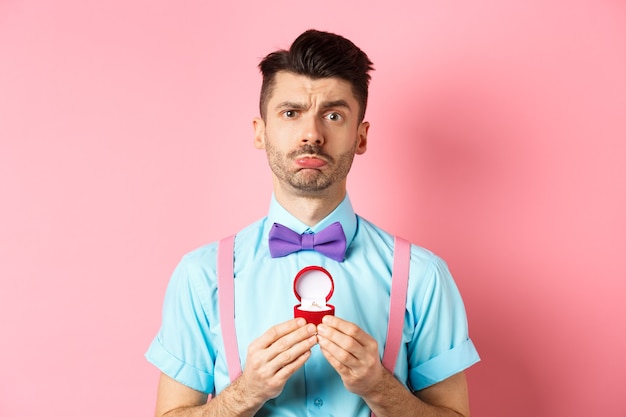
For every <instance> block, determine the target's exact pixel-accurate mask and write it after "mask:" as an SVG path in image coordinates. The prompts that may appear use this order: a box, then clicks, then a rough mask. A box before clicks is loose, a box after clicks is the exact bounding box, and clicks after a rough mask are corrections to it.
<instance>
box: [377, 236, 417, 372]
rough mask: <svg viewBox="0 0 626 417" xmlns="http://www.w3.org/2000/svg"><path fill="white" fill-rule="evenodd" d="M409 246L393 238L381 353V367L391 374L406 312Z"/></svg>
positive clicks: (409, 259)
mask: <svg viewBox="0 0 626 417" xmlns="http://www.w3.org/2000/svg"><path fill="white" fill-rule="evenodd" d="M410 261H411V244H410V243H409V242H408V241H406V240H404V239H402V238H399V237H397V236H396V237H395V243H394V250H393V271H392V273H391V298H390V301H389V303H390V306H389V323H387V342H386V343H385V352H384V353H383V360H382V362H383V366H384V367H385V368H386V369H387V370H388V371H389V372H391V373H392V374H393V371H394V369H395V367H396V361H397V359H398V353H399V352H400V344H401V343H402V329H403V327H404V311H405V310H406V291H407V287H408V283H409V264H410Z"/></svg>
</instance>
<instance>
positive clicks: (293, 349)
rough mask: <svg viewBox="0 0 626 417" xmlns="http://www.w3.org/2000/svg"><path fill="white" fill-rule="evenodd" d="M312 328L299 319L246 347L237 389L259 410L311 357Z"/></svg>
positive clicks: (315, 339) (313, 327)
mask: <svg viewBox="0 0 626 417" xmlns="http://www.w3.org/2000/svg"><path fill="white" fill-rule="evenodd" d="M315 332H316V328H315V325H313V324H307V323H306V321H305V320H304V319H302V318H298V319H293V320H289V321H286V322H284V323H281V324H277V325H276V326H274V327H271V328H270V329H269V330H268V331H266V332H265V333H263V334H262V335H261V336H260V337H259V338H258V339H256V340H254V341H253V342H252V343H251V344H250V346H249V347H248V354H247V358H246V366H245V369H244V370H243V374H242V375H241V377H240V378H239V379H238V380H237V385H239V388H240V389H241V390H242V392H243V393H245V395H246V397H248V398H254V399H256V400H257V401H258V402H259V404H260V405H261V406H262V405H263V404H265V402H266V401H267V400H269V399H271V398H275V397H277V396H278V395H279V394H280V393H281V392H282V390H283V388H284V386H285V384H286V383H287V380H288V379H289V378H290V377H291V375H293V374H294V372H296V371H297V370H298V369H299V368H300V367H301V366H302V365H304V363H305V362H306V360H307V359H308V358H309V357H310V356H311V348H312V347H313V346H314V345H315V344H316V343H317V337H316V336H315Z"/></svg>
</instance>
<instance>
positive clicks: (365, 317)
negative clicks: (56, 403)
mask: <svg viewBox="0 0 626 417" xmlns="http://www.w3.org/2000/svg"><path fill="white" fill-rule="evenodd" d="M259 66H260V69H261V72H262V74H263V85H262V89H261V100H260V113H261V117H260V118H256V119H255V120H254V121H253V124H254V143H255V146H256V147H257V148H258V149H264V150H265V151H266V153H267V158H268V161H269V165H270V167H271V171H272V178H273V190H274V193H273V198H272V200H271V204H270V209H269V213H268V215H267V217H265V218H263V219H261V220H259V221H258V222H256V223H254V224H252V225H250V226H248V227H246V228H245V229H243V230H241V231H240V232H238V233H237V235H236V238H235V246H234V253H232V254H229V256H232V259H234V293H235V301H234V312H235V313H234V316H235V326H234V327H235V330H236V335H237V344H238V347H239V352H241V355H240V361H241V367H242V369H243V373H242V374H241V375H240V376H239V377H237V378H236V379H234V381H232V383H231V381H230V379H229V376H228V365H229V364H228V363H227V360H226V356H225V352H224V351H225V349H227V347H225V341H224V340H223V338H222V336H223V332H225V331H226V330H227V329H224V328H223V327H224V326H226V324H224V321H223V320H221V318H220V313H219V309H218V304H219V302H220V299H219V297H220V292H219V290H218V280H217V277H216V275H217V273H216V256H217V255H216V253H217V244H216V243H213V244H210V245H207V246H204V247H202V248H199V249H197V250H195V251H193V252H191V253H189V254H187V255H186V256H185V257H184V258H183V259H182V261H181V262H180V264H179V265H178V267H177V268H176V270H175V271H174V273H173V276H172V279H171V281H170V284H169V286H168V290H167V294H166V297H165V303H164V312H163V323H162V326H161V329H160V331H159V334H158V335H157V337H156V338H155V340H154V341H153V343H152V345H151V346H150V349H149V350H148V352H147V354H146V356H147V358H148V360H149V361H151V362H152V363H154V364H155V365H156V366H157V367H158V368H159V369H160V370H161V371H162V374H161V379H160V382H159V388H158V399H157V410H156V415H157V416H163V415H167V416H172V417H173V416H252V415H267V416H304V415H334V416H363V417H364V416H368V415H370V410H371V411H372V412H374V413H375V414H376V415H377V416H378V417H384V416H389V417H400V416H457V417H458V416H464V417H468V416H469V404H468V393H467V383H466V379H465V376H464V374H463V370H464V369H466V368H467V367H469V366H471V365H472V364H474V363H475V362H477V361H478V360H479V359H478V355H477V353H476V350H475V349H474V346H473V344H472V342H471V340H470V339H469V338H468V333H467V322H466V317H465V311H464V307H463V303H462V300H461V298H460V295H459V293H458V291H457V288H456V286H455V284H454V281H453V280H452V277H451V276H450V274H449V272H448V269H447V267H446V265H445V263H444V262H443V261H442V260H441V259H440V258H438V257H436V256H435V255H433V254H432V253H430V252H428V251H427V250H425V249H422V248H419V247H417V246H411V253H410V256H411V258H410V279H409V284H408V292H407V298H406V309H405V311H404V325H403V330H402V344H401V347H400V353H399V355H398V357H399V359H398V361H397V363H396V366H395V369H394V372H393V373H392V372H389V371H387V370H386V369H385V368H384V367H383V365H382V363H381V352H382V350H383V347H384V346H385V342H386V340H385V338H386V335H387V320H388V318H389V301H390V287H391V271H392V264H393V257H394V239H393V236H390V235H389V234H387V233H386V232H384V231H382V230H380V229H379V228H377V227H376V226H374V225H373V224H371V223H370V222H368V221H366V220H365V219H363V218H361V217H359V216H357V215H356V214H355V213H354V211H353V209H352V206H351V204H350V200H349V198H348V196H347V192H346V178H347V175H348V172H349V170H350V167H351V164H352V161H353V158H354V156H355V155H360V154H363V153H364V152H365V151H366V148H367V133H368V128H369V123H368V122H365V121H364V115H365V108H366V103H367V88H368V84H369V79H370V76H369V71H370V70H371V69H372V63H371V61H370V60H369V59H368V57H367V56H366V55H365V53H363V52H362V51H361V50H360V49H358V48H357V47H356V46H355V45H354V44H353V43H352V42H350V41H349V40H347V39H345V38H343V37H340V36H338V35H334V34H330V33H325V32H319V31H313V30H311V31H307V32H305V33H303V34H302V35H300V36H299V37H298V38H297V39H296V40H295V41H294V43H293V45H292V46H291V48H290V50H289V51H277V52H274V53H271V54H269V55H268V56H267V57H265V59H264V60H263V61H262V62H261V64H260V65H259ZM337 223H338V224H340V225H341V229H342V232H343V233H341V235H342V236H343V237H345V240H346V249H345V252H342V253H341V254H340V255H339V256H338V257H337V256H335V257H333V258H331V257H328V256H325V255H323V254H321V253H318V252H317V251H315V250H311V248H310V247H309V248H306V249H305V250H300V251H297V252H293V253H289V254H285V253H276V250H274V249H272V248H271V247H270V242H269V240H270V239H269V236H270V235H271V233H272V229H273V228H275V227H279V226H277V225H282V226H280V227H283V226H286V227H288V228H290V229H292V230H294V231H295V232H296V233H297V234H298V235H299V234H304V235H306V234H310V233H318V232H320V231H322V230H324V229H326V227H327V226H329V225H335V227H336V224H337ZM309 265H317V266H321V267H323V268H325V269H326V270H328V271H329V273H330V274H331V275H332V277H333V281H334V293H333V296H332V297H333V298H332V302H333V304H334V305H335V306H336V315H335V316H332V315H329V316H326V317H324V319H323V322H322V323H321V324H319V325H317V326H316V325H314V324H312V323H306V321H305V320H304V319H302V318H297V319H294V318H293V305H294V304H296V303H297V301H296V298H295V295H294V293H293V279H294V276H295V275H296V274H297V273H298V271H300V270H301V269H302V268H304V267H306V266H309ZM220 288H221V287H220ZM223 324H224V326H222V325H223ZM207 399H210V400H209V401H208V402H207Z"/></svg>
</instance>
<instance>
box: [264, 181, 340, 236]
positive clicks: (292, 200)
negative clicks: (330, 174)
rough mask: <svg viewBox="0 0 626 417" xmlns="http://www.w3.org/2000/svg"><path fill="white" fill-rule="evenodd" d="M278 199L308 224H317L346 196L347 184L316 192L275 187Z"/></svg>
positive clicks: (296, 216) (290, 211)
mask: <svg viewBox="0 0 626 417" xmlns="http://www.w3.org/2000/svg"><path fill="white" fill-rule="evenodd" d="M274 196H275V197H276V201H278V203H279V204H280V205H281V206H283V207H284V208H285V209H286V210H287V211H288V212H289V213H291V214H292V215H293V216H294V217H295V218H297V219H298V220H300V221H301V222H302V223H304V224H306V225H307V226H315V225H316V224H317V223H319V222H320V221H321V220H322V219H324V218H325V217H326V216H328V215H329V214H330V213H331V212H332V211H333V210H334V209H336V208H337V206H338V205H339V204H340V203H341V202H342V201H343V199H344V198H345V196H346V188H345V184H343V187H338V189H336V190H324V191H319V192H315V193H305V192H300V193H293V192H289V193H287V192H284V190H283V189H282V188H280V187H274Z"/></svg>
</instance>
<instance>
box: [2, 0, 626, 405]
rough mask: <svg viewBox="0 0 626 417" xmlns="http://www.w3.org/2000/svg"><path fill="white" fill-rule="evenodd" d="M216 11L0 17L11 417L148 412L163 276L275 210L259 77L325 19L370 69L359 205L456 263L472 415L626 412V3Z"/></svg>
mask: <svg viewBox="0 0 626 417" xmlns="http://www.w3.org/2000/svg"><path fill="white" fill-rule="evenodd" d="M213 3H215V2H208V1H186V2H170V1H158V0H157V1H139V0H135V1H130V2H129V1H121V0H112V1H108V2H84V1H78V0H74V1H72V0H59V1H55V2H36V1H32V0H31V1H28V0H22V1H17V0H4V1H2V2H0V195H1V199H2V200H1V204H0V218H1V220H0V236H1V239H0V354H1V357H2V367H1V369H2V370H1V372H0V416H7V417H13V416H15V417H17V416H39V415H67V416H85V415H89V416H92V417H99V416H109V415H117V416H148V415H151V414H152V412H153V404H154V400H155V388H156V380H157V375H158V373H157V371H156V370H155V369H153V368H152V367H151V366H150V365H148V364H147V363H146V362H145V360H144V358H143V356H142V355H143V353H144V351H145V349H146V347H147V345H148V343H149V342H150V340H151V338H152V337H153V335H154V333H155V332H156V330H157V328H158V326H159V320H160V307H161V302H162V297H163V293H164V290H165V285H166V283H167V280H168V278H169V274H170V272H171V270H172V268H173V267H174V265H175V264H176V262H177V261H178V259H179V258H180V256H181V255H182V254H183V253H184V252H186V251H188V250H190V249H192V248H194V247H196V246H198V245H200V244H202V243H205V242H208V241H211V240H214V239H217V238H219V237H221V236H223V235H225V234H227V233H231V232H233V231H235V230H237V229H238V228H239V227H240V226H243V225H245V224H247V223H249V222H250V221H252V220H254V219H256V218H258V217H260V216H262V215H264V213H265V210H266V208H267V205H268V200H269V194H270V181H269V174H268V175H257V174H252V173H254V172H265V173H267V172H268V171H267V168H266V163H265V160H264V156H263V154H261V153H259V152H258V151H256V150H254V148H253V146H252V127H251V119H252V117H254V116H256V114H257V107H256V102H257V94H258V90H259V81H260V79H259V75H258V73H257V70H256V68H255V66H256V64H257V62H258V59H259V58H260V57H261V56H263V55H264V54H266V53H267V52H270V51H271V50H273V49H275V48H277V47H287V46H288V44H289V43H290V41H291V40H292V39H293V38H294V37H295V36H296V35H297V34H299V33H300V32H301V31H302V30H304V29H307V28H309V27H316V28H319V29H325V30H331V31H336V32H339V33H342V34H344V35H346V36H348V37H350V38H352V39H353V40H354V41H355V42H356V43H357V44H358V45H360V46H361V47H363V49H364V50H365V51H367V52H368V54H369V55H370V56H371V58H372V59H373V60H374V61H375V64H376V72H375V73H374V79H373V82H372V86H371V104H370V108H369V112H368V119H369V120H370V122H371V123H372V128H371V130H370V148H369V151H368V153H367V154H365V155H364V156H362V157H359V158H358V159H357V161H356V166H355V167H354V172H353V176H352V179H351V181H350V184H349V185H350V189H351V195H352V199H353V202H354V203H355V205H356V207H357V208H358V211H359V212H360V213H361V214H362V215H364V216H365V217H367V218H369V219H371V220H373V221H375V222H377V223H379V224H380V225H381V226H383V227H385V228H387V229H388V230H390V231H391V232H394V233H399V234H402V235H404V236H405V237H408V238H410V239H411V240H413V241H415V242H418V243H420V244H422V245H424V246H426V247H429V248H431V249H433V250H435V251H436V252H438V253H439V254H440V255H442V256H443V257H444V258H446V260H447V261H448V263H449V264H450V267H451V269H452V271H453V273H454V274H455V276H456V278H457V281H458V284H459V286H460V287H461V290H462V292H463V295H464V298H465V301H466V304H467V309H468V315H469V319H470V332H471V336H472V338H473V339H474V341H475V343H476V345H477V347H478V349H479V351H480V353H481V355H482V358H483V361H482V362H481V363H480V364H478V365H477V366H475V367H474V368H472V369H471V370H470V372H469V378H470V383H471V394H472V405H473V411H474V415H476V416H482V417H501V416H503V415H506V416H512V417H529V416H532V417H537V416H546V417H548V416H566V415H567V416H580V417H582V416H598V415H602V416H624V415H626V400H625V399H624V392H623V391H624V381H625V380H626V361H625V359H624V356H625V354H626V336H625V334H626V332H625V331H624V321H625V319H626V307H625V303H623V301H622V298H623V296H624V294H625V292H626V284H625V283H624V278H626V261H625V260H624V259H625V256H624V249H626V245H625V244H624V232H626V222H625V220H624V215H623V213H624V212H626V192H625V189H626V168H625V164H624V162H623V160H624V155H625V154H626V121H625V120H626V76H625V74H626V7H625V6H624V3H623V2H618V1H608V0H606V1H605V0H588V1H575V2H562V3H554V2H551V1H548V2H546V1H543V2H535V1H530V2H529V1H526V0H518V1H508V2H501V1H495V0H493V1H482V2H479V3H480V4H472V5H465V4H464V2H448V1H443V2H432V1H416V2H401V1H398V0H395V1H394V0H386V1H379V2H375V4H372V5H368V6H365V5H364V2H356V1H344V2H330V1H323V0H322V1H318V2H313V3H311V2H308V3H307V2H304V3H303V2H299V3H298V2H296V3H293V2H284V3H283V2H276V1H265V2H256V1H252V0H249V1H246V2H240V3H237V2H222V3H220V5H219V6H217V5H214V4H213ZM227 3H228V4H227ZM473 3H476V2H473ZM409 4H413V5H412V6H409ZM392 212H395V213H396V214H394V215H390V213H392Z"/></svg>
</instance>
